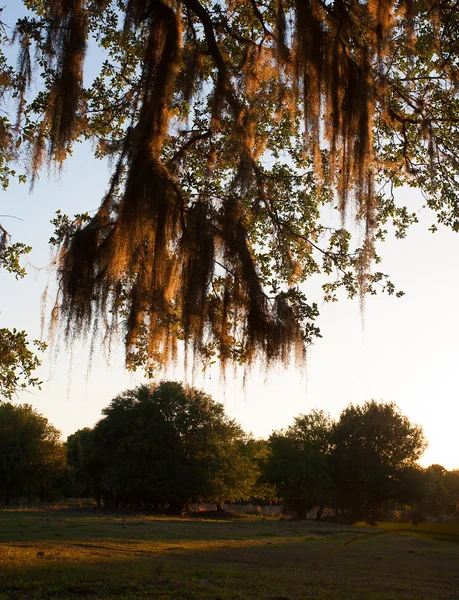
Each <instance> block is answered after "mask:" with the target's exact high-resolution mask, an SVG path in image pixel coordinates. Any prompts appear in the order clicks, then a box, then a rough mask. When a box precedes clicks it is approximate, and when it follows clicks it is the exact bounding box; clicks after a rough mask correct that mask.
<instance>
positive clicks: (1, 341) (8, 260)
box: [0, 225, 46, 400]
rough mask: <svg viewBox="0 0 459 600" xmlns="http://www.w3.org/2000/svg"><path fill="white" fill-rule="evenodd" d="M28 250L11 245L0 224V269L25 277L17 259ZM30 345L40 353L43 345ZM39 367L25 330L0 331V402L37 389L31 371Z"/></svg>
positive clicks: (0, 329)
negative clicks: (31, 389)
mask: <svg viewBox="0 0 459 600" xmlns="http://www.w3.org/2000/svg"><path fill="white" fill-rule="evenodd" d="M30 250H31V248H30V247H29V246H26V245H25V244H22V243H20V242H17V243H15V244H11V243H10V240H9V235H8V233H7V232H6V231H5V230H4V229H3V228H2V226H1V225H0V268H3V269H5V270H6V271H8V272H10V273H13V274H14V275H15V276H16V278H21V277H24V276H25V269H24V268H23V267H21V265H20V257H21V255H23V254H27V253H28V252H30ZM33 345H34V346H35V347H36V348H37V349H38V350H41V351H44V350H45V348H46V344H45V343H44V342H41V341H40V340H34V341H33ZM39 365H40V361H39V359H38V357H37V356H36V355H35V354H34V353H33V352H32V350H30V343H29V342H28V340H27V334H26V332H25V331H17V330H16V329H13V330H10V329H6V328H4V327H3V328H0V399H1V398H6V399H8V400H11V398H12V397H13V396H14V394H15V393H16V392H18V391H19V390H21V389H24V388H26V387H28V386H38V387H40V384H41V381H40V380H39V378H38V377H33V375H32V373H33V371H34V370H35V369H36V368H37V367H38V366H39Z"/></svg>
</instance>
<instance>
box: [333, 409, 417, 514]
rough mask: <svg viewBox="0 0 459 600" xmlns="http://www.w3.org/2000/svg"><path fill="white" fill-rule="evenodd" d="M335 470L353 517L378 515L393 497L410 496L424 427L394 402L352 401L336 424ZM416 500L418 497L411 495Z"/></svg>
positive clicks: (340, 492)
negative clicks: (357, 403) (414, 421)
mask: <svg viewBox="0 0 459 600" xmlns="http://www.w3.org/2000/svg"><path fill="white" fill-rule="evenodd" d="M331 442H332V446H333V452H332V456H331V460H332V476H333V479H334V481H335V484H336V489H337V494H338V503H339V505H340V506H341V507H342V508H344V509H346V510H350V512H351V515H352V518H353V519H354V520H358V519H362V518H365V519H366V518H368V519H370V520H374V519H375V518H376V517H377V515H378V511H379V510H380V509H381V508H382V507H383V505H384V504H385V503H386V502H387V501H389V500H391V499H400V500H402V501H405V502H409V501H410V491H411V494H412V495H413V494H414V495H415V496H417V494H418V487H415V486H413V487H411V486H410V485H407V483H408V482H409V481H410V478H414V477H416V474H415V472H416V468H417V465H416V462H417V460H418V459H419V458H420V456H421V455H422V453H423V452H424V450H425V448H426V445H427V444H426V441H425V438H424V435H423V432H422V428H421V427H420V426H418V425H414V424H412V423H411V422H410V421H409V419H408V417H406V416H404V415H403V414H402V413H401V412H400V409H399V408H398V407H397V406H396V405H395V404H394V403H393V402H389V403H383V402H376V401H375V400H371V401H369V402H366V403H365V404H363V405H362V406H356V405H353V404H350V405H349V406H348V407H347V408H346V409H344V411H343V412H342V413H341V415H340V418H339V420H338V422H337V423H336V425H335V426H334V428H333V435H332V438H331ZM411 499H412V500H414V499H417V498H413V497H411Z"/></svg>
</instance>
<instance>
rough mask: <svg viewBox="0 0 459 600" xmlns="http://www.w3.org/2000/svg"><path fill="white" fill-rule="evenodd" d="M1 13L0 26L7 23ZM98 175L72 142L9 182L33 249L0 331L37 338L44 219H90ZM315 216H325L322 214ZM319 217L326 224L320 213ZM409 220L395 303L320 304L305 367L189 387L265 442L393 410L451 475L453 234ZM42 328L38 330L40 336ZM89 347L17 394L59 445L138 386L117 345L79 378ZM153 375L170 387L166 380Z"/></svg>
mask: <svg viewBox="0 0 459 600" xmlns="http://www.w3.org/2000/svg"><path fill="white" fill-rule="evenodd" d="M8 4H9V5H10V11H9V13H8V5H7V8H6V9H5V11H4V13H3V16H2V18H3V20H5V21H6V22H10V23H11V22H14V20H15V19H14V18H15V17H16V15H15V14H14V11H12V10H11V2H9V3H8ZM108 176H109V171H108V170H107V167H106V166H105V164H103V163H101V162H97V161H95V160H94V159H93V158H92V155H91V149H90V147H89V146H86V145H81V144H80V145H77V146H76V148H75V152H74V156H73V157H72V158H71V159H69V160H68V161H67V163H66V164H65V166H64V169H63V171H62V173H60V174H55V173H51V174H47V173H46V170H45V171H44V172H43V173H42V174H41V177H40V180H39V181H38V182H37V184H36V186H35V189H34V190H33V192H32V193H29V190H28V187H27V186H26V185H17V184H12V185H11V186H10V187H9V188H8V190H7V191H6V192H3V195H2V201H1V205H0V215H11V217H4V216H2V217H1V222H2V224H3V226H4V227H5V228H6V229H7V230H8V231H9V232H10V233H11V234H12V237H13V241H22V242H26V243H28V244H30V245H31V246H32V247H33V251H32V253H31V254H30V255H29V256H28V257H27V258H26V260H25V262H26V263H29V264H28V266H27V270H28V276H27V277H26V278H25V279H24V280H20V281H15V279H14V277H12V276H11V275H9V274H7V273H5V272H0V326H1V327H10V328H13V327H16V328H17V329H26V330H27V331H28V333H29V336H30V337H31V338H34V337H40V321H41V317H40V314H41V311H40V298H41V296H42V294H43V292H44V290H45V288H46V286H47V284H48V283H49V285H50V288H49V289H50V294H49V302H48V307H47V310H46V312H45V316H46V317H49V311H50V305H51V303H52V299H53V298H52V296H53V291H54V290H55V288H54V279H53V272H52V270H51V271H50V269H49V268H48V267H49V265H50V251H49V247H48V243H47V242H48V239H49V237H50V236H51V234H52V231H53V228H52V225H51V224H50V219H52V218H53V216H54V214H55V211H56V210H57V209H61V210H62V212H64V213H67V214H70V215H72V214H74V213H78V212H85V211H91V210H95V209H96V208H97V207H98V204H99V201H100V199H101V197H102V195H103V193H104V191H105V189H106V186H107V181H108ZM398 193H399V194H400V199H401V202H407V203H408V204H409V206H410V208H411V209H412V210H420V209H421V207H422V204H423V199H422V197H421V195H420V193H418V192H415V191H413V190H400V191H399V192H398ZM326 216H327V215H326ZM329 217H330V219H335V218H336V217H335V215H334V214H333V213H332V212H331V211H330V215H329ZM419 219H420V223H419V224H418V225H416V226H414V227H413V228H412V229H411V231H410V232H409V234H408V237H407V239H405V240H395V239H390V240H388V241H387V242H386V243H385V244H383V245H382V246H380V247H379V254H380V255H381V256H382V257H383V263H382V265H381V266H378V270H382V271H384V272H386V273H388V274H390V276H391V279H392V280H393V281H394V283H395V284H396V286H397V287H398V288H401V289H403V290H404V291H405V292H406V295H405V296H404V297H403V298H401V299H397V298H395V297H389V296H386V295H380V296H377V297H371V298H368V299H367V302H366V307H365V311H364V313H363V314H362V313H361V311H360V307H359V302H358V300H354V301H349V300H347V299H345V298H344V297H343V298H341V300H340V301H339V302H338V303H335V304H333V305H323V306H321V316H320V318H319V321H318V325H319V326H320V328H321V332H322V335H323V339H320V340H317V342H316V343H315V344H314V345H313V347H311V348H310V350H309V353H308V359H307V364H306V365H303V366H301V367H295V366H293V365H292V367H291V368H290V369H288V370H285V369H280V368H279V369H278V370H274V371H272V372H267V373H265V372H263V369H262V368H261V367H260V366H258V367H257V366H254V367H253V368H252V370H251V372H249V373H248V374H247V378H246V385H245V387H244V386H243V373H242V371H237V372H236V373H233V371H232V370H231V369H228V372H227V375H226V382H223V381H222V380H221V378H220V376H219V372H218V370H216V369H215V370H212V372H206V373H204V374H199V375H197V376H196V379H195V380H194V382H193V383H194V385H196V386H198V387H200V388H203V389H205V390H206V391H207V392H209V393H210V394H212V396H213V397H214V399H216V400H219V401H221V402H223V403H224V405H225V408H226V410H227V412H228V414H229V415H230V416H232V417H234V418H235V419H236V420H237V421H238V422H239V423H240V424H241V425H242V426H243V427H244V429H245V430H246V431H251V432H252V433H253V434H254V435H255V436H267V435H269V433H270V432H271V431H272V430H273V429H279V428H282V427H286V426H288V425H289V424H291V422H292V420H293V417H294V416H296V415H298V414H299V413H302V412H307V411H309V410H310V409H311V408H321V409H324V410H326V411H328V412H330V413H331V415H332V416H333V417H338V415H339V413H340V411H341V410H342V409H343V408H344V407H345V406H346V405H347V404H349V403H350V402H352V403H357V404H358V403H362V402H364V401H365V400H369V399H371V398H374V399H376V400H387V401H395V402H396V403H397V404H398V406H399V407H400V408H401V410H402V412H403V413H404V414H406V415H407V416H408V417H409V418H410V420H412V421H413V422H416V423H419V424H420V425H422V426H423V428H424V431H425V435H426V437H427V439H428V440H429V443H430V445H429V448H428V450H427V451H426V453H425V455H424V457H423V459H422V461H421V462H422V464H423V465H428V464H431V463H440V464H442V465H443V466H445V467H446V468H459V447H458V444H457V422H458V420H459V401H458V397H459V393H458V383H457V373H458V368H457V365H458V362H459V350H458V343H457V340H458V339H459V318H458V307H459V264H458V260H457V257H458V255H459V236H458V235H457V234H454V233H453V232H451V231H449V230H446V229H445V228H440V229H439V231H438V232H437V233H436V234H435V235H433V234H432V233H430V232H429V231H428V230H427V229H428V227H429V226H430V225H431V224H432V223H433V222H434V221H435V215H434V214H433V213H431V212H429V211H428V210H427V209H426V210H420V212H419ZM304 291H305V293H306V295H307V296H308V299H309V300H311V301H313V300H315V301H317V302H319V305H320V304H321V299H320V286H319V282H317V281H311V282H310V283H307V284H306V285H305V288H304ZM46 336H47V331H46V330H45V339H46ZM88 357H89V344H86V345H84V344H82V343H80V342H78V343H77V344H75V346H74V348H73V352H70V350H69V349H66V348H65V346H64V345H63V344H62V343H61V344H59V343H57V344H55V345H54V347H52V348H51V350H48V351H47V352H46V353H45V355H44V357H43V365H42V367H41V369H40V371H39V376H40V377H41V378H42V379H43V381H44V384H43V389H42V391H41V392H40V391H36V390H31V391H28V392H25V393H23V394H21V395H20V396H19V397H18V399H17V400H18V401H21V402H28V403H30V404H32V405H33V406H34V407H36V408H37V410H39V411H40V412H41V413H43V414H44V415H45V416H46V417H47V418H48V419H49V420H50V421H51V422H52V423H53V424H54V425H55V426H56V427H58V428H59V429H60V430H62V432H63V435H64V437H66V436H67V435H69V434H70V433H73V432H74V431H75V430H77V429H79V428H81V427H85V426H91V425H93V424H94V423H95V422H96V421H97V419H98V418H100V411H101V409H102V408H103V407H104V406H106V405H107V404H108V403H109V401H110V400H111V399H112V398H113V397H114V396H116V395H117V394H118V393H120V392H121V391H123V390H124V389H127V388H129V387H133V386H135V385H136V384H137V383H139V382H141V381H143V379H142V375H141V374H140V373H139V374H127V373H126V372H125V371H124V368H123V347H122V340H120V343H119V347H118V349H117V350H115V351H114V352H113V353H112V356H111V358H110V362H109V364H108V363H107V359H106V357H105V356H104V353H103V351H96V352H95V354H94V357H93V361H92V369H91V371H90V373H89V374H88ZM158 378H159V379H161V378H168V379H171V378H174V379H182V378H183V372H182V370H181V368H180V366H178V367H177V370H176V372H175V373H174V372H172V371H171V372H168V373H163V374H159V376H158Z"/></svg>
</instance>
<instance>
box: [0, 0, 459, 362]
mask: <svg viewBox="0 0 459 600" xmlns="http://www.w3.org/2000/svg"><path fill="white" fill-rule="evenodd" d="M24 4H25V6H27V8H28V9H29V11H31V12H30V13H29V14H28V16H26V17H25V18H22V19H20V20H19V21H18V23H17V26H16V35H15V39H16V41H17V43H18V45H19V67H18V70H17V73H15V74H11V72H10V71H9V70H8V67H7V66H6V65H4V72H5V77H4V78H2V79H1V80H0V85H1V86H2V87H3V88H4V89H10V88H11V85H12V77H13V75H14V81H15V82H16V83H15V86H14V88H13V89H14V93H15V94H16V95H17V97H18V105H19V106H18V108H19V119H18V125H17V127H9V126H8V124H5V123H4V122H3V123H4V127H3V129H2V128H1V127H0V144H1V146H2V147H5V148H8V149H9V148H12V147H13V148H14V147H16V145H17V144H19V146H20V145H21V144H22V145H23V147H24V148H25V149H26V150H27V151H28V153H29V156H31V173H32V178H33V177H34V174H36V173H37V171H38V169H39V168H40V166H41V165H42V164H43V162H44V161H45V160H47V159H48V160H51V161H56V162H57V163H62V161H63V160H65V158H66V157H67V156H69V155H71V148H72V144H73V143H74V142H76V141H79V140H82V139H87V140H91V141H92V142H93V144H94V148H95V154H96V156H97V157H106V158H109V159H111V160H112V161H113V164H114V170H113V175H112V178H111V181H110V184H109V186H108V192H107V194H106V195H105V197H104V198H103V199H102V201H101V204H100V208H99V210H98V211H96V213H95V214H93V215H91V216H90V215H89V214H83V215H78V216H77V218H76V219H75V220H72V219H69V218H67V217H64V216H63V215H60V216H59V217H58V218H57V219H56V230H57V233H56V236H55V237H54V242H55V243H56V244H57V245H58V246H59V247H60V250H61V253H60V255H59V257H60V258H59V279H60V285H59V296H60V297H59V301H58V302H57V304H56V306H57V307H58V310H59V312H60V317H61V320H62V321H63V322H64V330H65V331H66V332H67V333H68V335H69V336H73V335H75V333H82V334H83V335H84V334H86V333H87V331H88V329H90V328H91V327H94V328H95V329H96V330H100V329H101V328H103V327H107V329H108V331H109V332H110V331H118V330H119V327H113V325H114V324H117V325H118V326H121V327H124V329H125V334H126V337H125V341H126V350H127V354H126V358H127V364H128V366H130V367H131V368H135V367H137V366H138V365H141V364H142V365H146V367H147V369H148V370H151V369H152V368H154V367H155V366H157V365H158V364H159V365H161V366H164V365H165V364H167V363H168V362H169V361H171V360H174V359H175V358H176V356H177V343H178V341H180V340H182V341H184V342H185V344H186V345H187V347H188V348H189V349H190V350H191V351H192V352H194V354H195V357H196V358H197V359H198V358H199V359H200V360H202V361H209V360H211V359H212V357H214V356H217V357H218V358H219V359H220V360H221V362H222V363H223V364H225V363H226V362H227V361H228V360H234V361H237V362H241V361H251V360H253V359H254V358H255V357H257V356H261V357H263V358H265V359H266V360H267V361H268V362H269V361H272V360H275V359H280V360H284V361H287V360H288V359H289V358H290V355H291V353H292V352H295V353H296V354H297V355H298V356H299V357H302V356H303V355H304V352H305V346H306V345H307V344H308V343H310V342H311V341H312V340H313V339H314V338H315V336H317V335H318V334H319V330H318V328H317V326H316V323H315V319H316V317H317V314H318V307H317V305H316V304H314V303H311V302H309V301H308V299H307V298H306V297H305V295H304V292H303V291H302V288H301V284H302V283H303V282H304V281H306V280H307V279H308V278H310V277H311V276H312V275H315V274H318V273H320V274H322V276H323V277H324V296H325V299H326V300H334V299H335V298H336V292H337V290H338V288H340V287H343V288H344V289H345V290H346V291H347V292H348V294H349V295H351V296H354V295H355V294H361V295H362V296H363V295H364V294H365V293H367V292H373V291H374V290H375V286H376V285H377V284H379V283H381V282H386V284H385V287H386V289H387V291H388V292H389V293H393V292H394V286H393V285H392V284H391V283H390V282H387V281H386V278H385V275H384V274H383V273H382V272H374V273H371V272H370V265H371V263H372V262H373V261H375V260H376V254H375V243H376V241H377V240H380V239H383V238H384V237H385V235H386V233H387V231H386V223H387V222H388V221H389V222H392V223H393V224H394V226H395V229H396V232H397V235H398V236H400V237H403V236H404V235H405V233H406V230H407V228H408V226H409V225H410V224H411V223H413V222H415V221H416V219H417V217H416V213H413V212H412V211H410V210H408V208H407V207H405V206H403V205H398V204H397V202H396V199H395V197H394V195H393V193H392V191H393V189H394V188H396V187H398V186H400V185H403V184H405V183H407V184H409V185H411V186H418V187H420V188H421V189H422V190H423V191H424V193H425V195H426V197H427V204H428V206H430V207H431V208H432V209H433V210H434V211H435V214H436V218H437V220H438V221H439V222H440V223H444V224H446V225H448V226H450V227H452V229H453V230H455V231H457V230H459V210H458V203H457V180H458V178H457V159H456V148H457V146H458V145H459V129H458V127H457V114H458V108H459V100H458V94H457V92H458V85H459V83H458V78H457V70H458V67H459V46H458V39H459V35H458V32H459V11H457V6H456V3H455V2H453V1H452V0H439V1H434V0H425V1H424V0H423V1H409V0H348V1H343V0H332V1H324V0H239V1H238V2H234V1H230V0H223V1H221V2H213V1H211V0H180V1H178V0H126V1H124V0H71V1H65V2H60V1H57V0H26V1H25V2H24ZM89 38H92V39H95V40H96V43H97V44H98V45H99V47H100V49H101V50H102V52H103V53H105V57H106V60H103V61H101V65H100V70H99V72H98V74H97V76H96V77H95V78H94V80H93V81H92V82H89V84H88V86H87V87H85V86H84V83H83V82H84V74H85V58H86V50H87V47H88V39H89ZM34 58H35V61H34ZM34 62H35V63H36V64H34ZM34 66H36V67H37V69H36V71H37V73H38V74H40V82H39V93H38V95H37V96H36V97H34V98H33V97H32V98H29V97H28V96H27V89H28V86H29V84H30V82H31V81H32V72H33V70H34V68H33V67H34ZM91 66H92V67H94V64H92V65H91ZM10 122H11V123H13V122H14V120H13V119H10ZM5 155H6V153H5ZM0 166H1V165H0ZM325 203H328V204H331V205H333V206H334V207H336V208H338V210H339V211H340V213H341V216H342V217H343V218H344V217H345V215H346V213H348V212H352V213H353V215H354V216H355V217H356V219H357V221H359V222H360V223H361V225H362V230H363V236H362V239H363V243H361V244H359V243H355V242H353V241H352V240H351V234H350V232H349V231H347V230H346V229H345V228H344V227H342V226H341V225H339V224H337V223H336V222H334V221H333V222H329V221H327V220H326V219H324V215H328V214H330V211H322V210H321V207H322V205H323V204H325ZM92 205H93V202H91V206H92ZM435 227H436V225H434V226H433V227H432V229H435ZM335 274H337V279H336V278H335ZM329 276H331V278H329Z"/></svg>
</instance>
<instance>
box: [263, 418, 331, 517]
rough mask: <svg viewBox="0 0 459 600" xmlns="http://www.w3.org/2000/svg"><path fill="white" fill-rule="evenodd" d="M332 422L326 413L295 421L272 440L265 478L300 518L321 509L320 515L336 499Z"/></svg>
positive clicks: (274, 435) (272, 436)
mask: <svg viewBox="0 0 459 600" xmlns="http://www.w3.org/2000/svg"><path fill="white" fill-rule="evenodd" d="M332 424H333V423H332V420H331V419H330V417H329V416H328V415H326V414H325V413H324V412H323V411H317V410H316V411H312V412H310V413H309V414H307V415H301V416H299V417H296V418H295V421H294V424H293V425H291V426H290V427H289V428H288V429H287V430H285V431H279V432H275V433H273V434H272V435H271V436H270V438H269V442H268V444H269V448H270V454H269V455H268V458H267V461H266V464H265V468H264V471H265V477H266V478H267V479H268V481H270V482H271V483H273V484H275V485H276V487H277V490H278V494H279V497H280V498H281V499H282V500H283V501H284V502H285V504H286V506H287V507H289V508H290V509H292V510H294V511H295V512H296V514H297V515H298V516H299V517H300V518H305V517H306V514H307V512H308V511H310V510H311V509H313V508H317V509H318V511H319V512H318V516H319V518H320V514H321V512H322V510H323V509H324V508H325V507H326V506H331V504H332V500H333V487H334V486H333V481H332V478H331V473H330V466H329V458H330V449H331V432H332Z"/></svg>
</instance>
